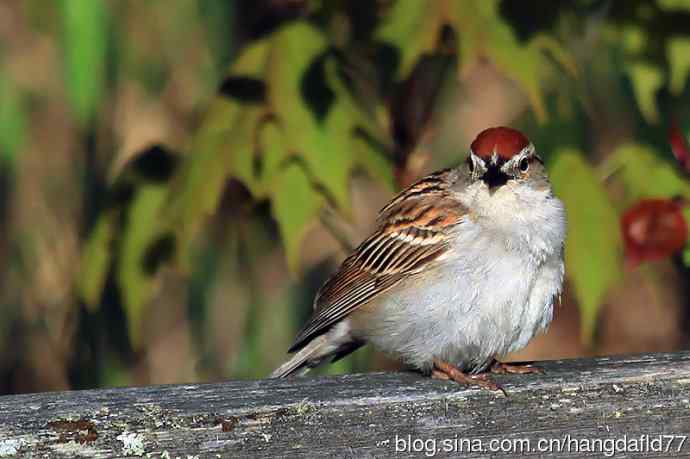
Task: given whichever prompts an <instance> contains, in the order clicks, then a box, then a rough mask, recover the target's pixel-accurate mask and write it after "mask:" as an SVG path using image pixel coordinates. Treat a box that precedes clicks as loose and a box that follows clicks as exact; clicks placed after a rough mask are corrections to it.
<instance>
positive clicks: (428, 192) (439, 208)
mask: <svg viewBox="0 0 690 459" xmlns="http://www.w3.org/2000/svg"><path fill="white" fill-rule="evenodd" d="M450 174H454V172H453V171H451V170H445V171H440V172H437V173H435V174H432V175H430V176H428V177H425V178H424V179H422V180H420V181H419V182H417V183H415V184H414V185H412V186H411V187H409V188H408V189H406V190H405V191H403V192H402V193H400V194H399V195H398V196H397V197H396V198H395V199H393V200H392V201H391V202H390V203H389V204H388V205H387V206H386V207H384V208H383V209H381V212H380V213H379V216H378V222H379V227H378V229H377V231H376V232H375V233H374V234H373V235H372V236H371V237H369V238H368V239H366V240H365V241H364V242H362V244H360V245H359V247H357V248H356V249H355V251H354V252H353V253H352V255H350V256H349V257H348V258H347V259H345V261H344V262H343V264H342V265H341V266H340V269H339V270H338V272H336V273H335V275H333V277H331V278H330V279H329V280H328V282H326V283H325V284H324V286H323V287H321V290H319V293H318V294H317V295H316V298H315V299H314V315H313V316H312V317H311V319H310V320H309V322H307V324H306V325H305V326H304V328H303V329H302V330H301V331H300V332H299V334H298V335H297V338H296V340H295V344H293V346H292V347H291V348H290V352H294V351H296V350H299V349H300V348H301V347H302V346H304V345H305V344H306V343H308V342H309V341H311V340H312V339H313V338H315V337H316V336H318V335H320V334H322V333H325V332H326V331H328V330H329V329H330V328H331V327H332V326H333V325H334V324H335V323H336V322H338V321H339V320H341V319H342V318H344V317H345V316H347V315H348V314H349V313H350V312H352V311H353V310H354V309H356V308H357V307H359V306H361V305H363V304H365V303H367V302H369V301H370V300H371V299H373V298H374V297H376V296H378V295H380V294H381V293H383V292H385V291H386V290H388V289H390V288H391V287H393V286H394V285H395V284H397V283H398V282H400V280H402V279H404V278H405V277H408V276H411V275H414V274H416V273H418V272H420V271H421V270H422V269H424V267H426V266H427V265H428V264H430V263H432V262H434V261H435V260H438V259H439V258H440V257H441V256H442V255H443V254H444V253H445V252H446V250H447V248H448V239H447V238H448V235H447V228H448V227H449V226H451V225H454V224H456V223H458V222H459V221H460V220H461V219H462V218H463V216H464V215H465V209H464V208H463V207H462V205H460V204H459V203H458V202H457V201H455V200H452V199H450V197H449V196H450V192H449V190H448V187H449V185H450V184H451V183H452V182H453V178H454V177H453V176H452V175H450Z"/></svg>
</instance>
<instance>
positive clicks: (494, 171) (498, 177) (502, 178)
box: [482, 164, 509, 192]
mask: <svg viewBox="0 0 690 459" xmlns="http://www.w3.org/2000/svg"><path fill="white" fill-rule="evenodd" d="M508 179H509V177H508V174H506V173H505V172H503V171H502V170H501V168H500V167H499V166H498V165H493V164H492V165H490V166H489V168H488V169H487V170H486V172H484V175H482V181H483V182H484V183H486V186H488V187H489V191H491V192H493V191H495V190H496V189H498V188H499V187H501V186H503V185H505V184H506V183H507V182H508Z"/></svg>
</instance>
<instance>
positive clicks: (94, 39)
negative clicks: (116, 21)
mask: <svg viewBox="0 0 690 459" xmlns="http://www.w3.org/2000/svg"><path fill="white" fill-rule="evenodd" d="M62 23H63V35H62V47H63V51H64V54H65V60H64V64H65V85H66V86H67V93H68V95H69V99H70V103H71V105H72V109H73V110H74V113H75V115H76V117H77V120H78V121H79V122H80V123H81V124H86V123H88V122H89V121H90V120H91V119H92V118H93V117H94V115H95V113H96V109H97V106H98V104H99V102H100V101H101V96H102V93H103V87H104V82H105V62H106V48H107V39H108V21H107V9H106V7H105V5H104V2H103V0H63V1H62Z"/></svg>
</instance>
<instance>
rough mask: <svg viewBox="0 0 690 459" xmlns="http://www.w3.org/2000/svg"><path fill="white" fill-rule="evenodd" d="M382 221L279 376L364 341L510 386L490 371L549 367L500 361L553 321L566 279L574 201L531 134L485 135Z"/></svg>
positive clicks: (436, 371)
mask: <svg viewBox="0 0 690 459" xmlns="http://www.w3.org/2000/svg"><path fill="white" fill-rule="evenodd" d="M377 223H378V225H377V229H376V231H375V232H374V233H373V234H372V235H371V236H369V237H368V238H367V239H365V240H364V242H362V243H361V244H360V245H359V246H358V247H357V248H356V249H355V250H354V252H353V253H352V254H351V255H350V256H348V257H347V258H346V259H345V260H344V261H343V263H342V265H341V266H340V268H339V269H338V271H337V272H336V273H335V274H334V275H333V276H332V277H330V279H328V281H327V282H326V283H325V284H324V285H323V286H322V287H321V289H320V290H319V291H318V293H317V295H316V297H315V299H314V313H313V315H312V316H311V318H310V319H309V321H308V322H307V323H306V325H304V327H303V328H302V330H301V331H300V332H299V333H298V335H297V338H296V339H295V342H294V344H293V345H292V347H291V348H290V349H289V352H291V353H294V355H293V356H292V357H291V358H290V359H289V360H287V362H285V363H284V364H283V365H281V366H280V367H278V368H277V369H276V370H275V371H274V372H273V373H272V374H271V377H280V378H282V377H286V376H289V375H293V374H303V373H305V372H306V371H308V370H309V369H311V368H313V367H315V366H317V365H319V364H321V363H323V362H325V361H327V360H331V361H335V360H338V359H340V358H342V357H343V356H345V355H347V354H349V353H351V352H353V351H354V350H356V349H358V348H359V347H360V346H363V345H364V344H366V343H371V344H372V345H374V346H375V347H376V348H378V349H379V350H381V351H383V352H385V353H387V354H389V355H391V356H393V357H396V358H399V359H401V360H402V361H403V362H404V363H405V364H406V365H408V366H411V367H413V368H416V369H418V370H420V371H421V372H423V373H425V374H428V375H430V376H432V377H434V378H438V379H450V380H454V381H456V382H459V383H463V384H473V385H478V386H481V387H484V388H487V389H491V390H502V389H501V388H500V387H499V386H498V385H497V384H495V383H494V382H493V381H492V380H491V379H489V378H488V376H487V371H491V372H494V373H506V372H510V373H528V372H534V371H539V370H538V369H537V368H536V367H532V366H529V365H509V364H506V363H502V362H499V361H498V360H496V359H497V358H499V357H501V356H503V355H505V354H507V353H510V352H513V351H517V350H519V349H521V348H523V347H525V346H526V345H527V343H528V342H529V341H530V340H531V339H532V338H533V337H534V336H535V335H536V334H538V333H540V332H543V331H545V330H546V329H547V328H548V326H549V324H550V322H551V320H552V317H553V306H554V302H555V300H556V298H559V297H560V292H561V288H562V284H563V275H564V264H563V244H564V239H565V235H566V218H565V210H564V206H563V203H562V202H561V201H560V200H559V199H558V198H557V197H556V196H554V193H553V190H552V188H551V184H550V182H549V179H548V176H547V173H546V169H545V167H544V162H543V161H542V159H541V158H540V156H539V155H538V154H537V151H536V149H535V147H534V145H533V144H532V143H531V142H530V141H529V140H528V139H527V137H526V136H525V135H524V134H522V133H521V132H520V131H518V130H515V129H512V128H509V127H492V128H489V129H486V130H484V131H482V132H481V133H480V134H479V135H478V136H477V137H476V139H475V140H474V141H473V142H472V144H471V146H470V149H469V154H468V155H467V159H466V161H464V162H463V163H461V165H460V166H458V167H456V168H451V169H445V170H441V171H438V172H435V173H432V174H431V175H428V176H427V177H424V178H422V179H421V180H419V181H418V182H416V183H414V184H413V185H411V186H410V187H409V188H407V189H405V190H404V191H402V192H401V193H400V194H398V195H397V196H396V197H395V198H393V200H391V201H390V202H389V203H388V204H387V205H386V206H385V207H384V208H383V209H381V211H380V212H379V214H378V217H377Z"/></svg>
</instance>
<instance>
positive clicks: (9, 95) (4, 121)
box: [0, 72, 26, 165]
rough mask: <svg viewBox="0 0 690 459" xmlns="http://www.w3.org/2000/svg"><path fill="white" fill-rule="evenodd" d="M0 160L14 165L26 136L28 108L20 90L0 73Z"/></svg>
mask: <svg viewBox="0 0 690 459" xmlns="http://www.w3.org/2000/svg"><path fill="white" fill-rule="evenodd" d="M0 101H2V102H0V154H1V155H2V157H1V158H0V159H1V160H2V162H6V163H7V164H10V165H13V164H14V162H15V157H16V153H17V151H18V150H19V149H20V148H21V147H22V144H23V143H24V140H25V136H26V108H25V106H24V105H25V104H24V99H23V97H22V94H20V93H19V89H18V88H17V87H16V85H15V84H14V83H13V82H12V80H10V78H9V77H8V76H7V75H6V74H5V73H4V72H0Z"/></svg>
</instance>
